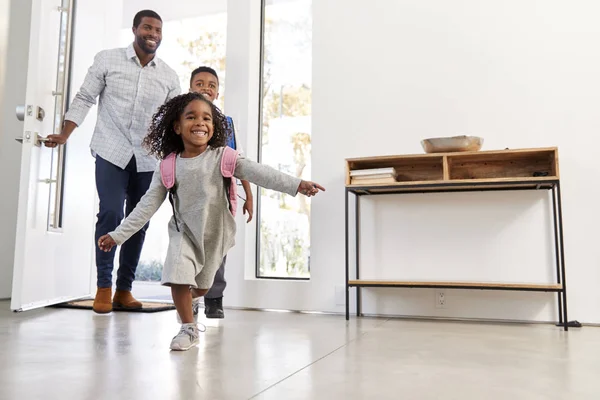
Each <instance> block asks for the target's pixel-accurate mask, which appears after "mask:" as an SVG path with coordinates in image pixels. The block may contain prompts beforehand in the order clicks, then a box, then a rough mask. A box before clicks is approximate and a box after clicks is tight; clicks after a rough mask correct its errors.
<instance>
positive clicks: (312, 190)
mask: <svg viewBox="0 0 600 400" xmlns="http://www.w3.org/2000/svg"><path fill="white" fill-rule="evenodd" d="M319 190H322V191H325V188H324V187H323V186H321V185H319V184H318V183H315V182H311V181H302V182H300V185H298V193H302V194H303V195H305V196H306V197H312V196H314V195H316V194H317V193H319Z"/></svg>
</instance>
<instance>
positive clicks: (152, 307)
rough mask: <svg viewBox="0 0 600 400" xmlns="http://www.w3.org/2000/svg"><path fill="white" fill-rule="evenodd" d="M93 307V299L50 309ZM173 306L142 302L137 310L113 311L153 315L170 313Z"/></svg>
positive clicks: (83, 308) (117, 309) (58, 305)
mask: <svg viewBox="0 0 600 400" xmlns="http://www.w3.org/2000/svg"><path fill="white" fill-rule="evenodd" d="M93 305H94V300H93V299H87V300H75V301H69V302H66V303H61V304H55V305H52V306H50V307H53V308H75V309H78V310H91V309H92V306H93ZM174 309H175V305H174V304H172V303H155V302H151V301H142V308H140V309H138V310H129V309H125V308H120V307H119V308H113V311H128V312H140V313H154V312H159V311H170V310H174Z"/></svg>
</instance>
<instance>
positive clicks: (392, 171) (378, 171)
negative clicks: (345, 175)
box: [350, 167, 398, 177]
mask: <svg viewBox="0 0 600 400" xmlns="http://www.w3.org/2000/svg"><path fill="white" fill-rule="evenodd" d="M397 174H398V173H397V172H396V168H394V167H388V168H371V169H355V170H352V171H350V176H351V177H359V176H372V175H392V176H396V175H397Z"/></svg>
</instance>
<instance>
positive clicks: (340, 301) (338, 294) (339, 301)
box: [335, 285, 346, 306]
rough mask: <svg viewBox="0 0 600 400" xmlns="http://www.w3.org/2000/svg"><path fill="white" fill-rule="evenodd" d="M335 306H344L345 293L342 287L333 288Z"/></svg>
mask: <svg viewBox="0 0 600 400" xmlns="http://www.w3.org/2000/svg"><path fill="white" fill-rule="evenodd" d="M335 305H336V306H345V305H346V291H345V289H344V286H343V285H336V286H335Z"/></svg>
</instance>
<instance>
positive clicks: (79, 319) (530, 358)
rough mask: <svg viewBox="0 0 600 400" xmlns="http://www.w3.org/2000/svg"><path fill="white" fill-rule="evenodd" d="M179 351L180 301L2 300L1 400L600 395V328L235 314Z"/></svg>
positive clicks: (529, 398)
mask: <svg viewBox="0 0 600 400" xmlns="http://www.w3.org/2000/svg"><path fill="white" fill-rule="evenodd" d="M226 315H227V317H226V319H225V320H223V321H210V322H207V321H205V322H207V324H208V328H207V331H206V333H204V334H202V337H201V343H200V345H199V346H198V347H197V348H194V349H192V350H190V351H188V352H182V353H179V352H170V351H169V343H170V340H171V338H172V337H173V335H175V333H176V332H177V330H178V325H177V323H176V319H175V312H174V311H167V312H160V313H155V314H136V313H131V314H128V313H112V314H109V315H104V316H100V315H95V314H93V313H92V312H91V311H85V310H66V309H42V310H36V311H29V312H25V313H20V314H15V313H12V312H10V311H9V304H8V302H0V399H2V400H4V399H26V400H29V399H44V400H53V399H67V400H83V399H89V400H92V399H93V400H97V399H111V400H120V399H145V400H146V399H250V398H255V399H278V400H279V399H444V400H448V399H511V400H512V399H527V400H535V399H545V400H546V399H567V398H572V399H578V400H579V399H600V380H599V378H598V377H599V376H600V329H599V328H592V327H584V328H582V329H577V330H575V329H573V330H572V331H570V332H568V333H565V332H563V331H561V330H560V329H558V328H556V327H553V326H551V325H506V324H505V325H503V324H483V323H454V322H424V321H404V320H394V319H374V318H363V319H359V320H357V319H355V318H353V319H352V320H351V321H350V322H349V323H347V322H346V321H345V320H344V318H343V317H342V316H325V315H311V314H294V313H275V312H256V311H233V310H226Z"/></svg>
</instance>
